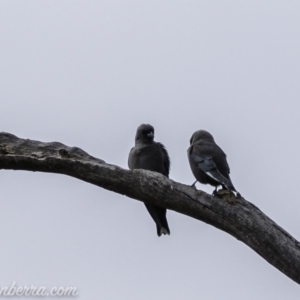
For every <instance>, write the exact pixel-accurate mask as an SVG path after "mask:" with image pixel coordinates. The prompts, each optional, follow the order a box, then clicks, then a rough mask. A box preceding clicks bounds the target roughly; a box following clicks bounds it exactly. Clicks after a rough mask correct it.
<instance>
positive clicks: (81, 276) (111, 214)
mask: <svg viewBox="0 0 300 300" xmlns="http://www.w3.org/2000/svg"><path fill="white" fill-rule="evenodd" d="M299 14H300V2H299V1H275V0H272V1H154V0H152V1H76V0H72V1H62V0H60V1H54V0H51V1H45V0H44V1H11V0H7V1H5V0H2V1H1V2H0V101H1V109H0V130H1V131H7V132H10V133H13V134H15V135H17V136H20V137H23V138H30V139H37V140H42V141H45V142H47V141H49V142H50V141H59V142H62V143H65V144H67V145H70V146H78V147H81V148H83V149H84V150H85V151H88V152H89V153H90V154H91V155H94V156H97V157H99V158H102V159H104V160H105V161H107V162H109V163H112V164H117V165H119V166H121V167H124V168H127V157H128V153H129V150H130V148H131V147H132V146H133V143H134V135H135V131H136V128H137V127H138V126H139V125H140V124H141V123H150V124H152V125H153V126H154V127H155V130H156V137H155V139H156V141H160V142H162V143H163V144H165V145H166V147H167V149H168V151H169V154H170V156H171V160H172V165H171V173H170V178H171V179H173V180H176V181H179V182H182V183H185V184H192V182H193V181H194V177H193V175H192V173H191V171H190V169H189V164H188V160H187V155H186V150H187V148H188V146H189V139H190V137H191V135H192V133H193V132H194V131H195V130H198V129H206V130H208V131H209V132H211V133H212V134H213V136H214V137H215V140H216V142H217V143H218V144H219V145H220V146H221V147H222V148H223V150H224V151H225V152H226V153H227V155H228V162H229V164H230V167H231V178H232V181H233V183H234V185H235V187H236V188H237V190H238V191H240V192H241V193H242V195H243V196H244V197H245V198H246V199H248V200H249V201H251V202H253V203H254V204H255V205H257V206H258V207H259V208H260V209H261V210H262V211H263V212H265V213H266V214H267V215H268V216H269V217H271V218H272V219H273V220H275V221H276V222H277V223H278V224H280V225H281V226H282V227H283V228H284V229H286V230H287V231H288V232H290V233H291V234H292V235H294V237H296V238H297V239H300V220H299V214H300V201H299V179H300V175H299V171H298V170H299V168H300V157H299V153H300V143H299V130H300V129H299V128H300V118H299V111H300V101H299V98H300V85H299V78H300V58H299V57H300V56H299V53H300V18H299ZM0 182H1V183H0V186H1V195H2V197H1V198H0V207H1V209H0V228H1V231H0V238H1V248H0V266H1V270H0V285H9V284H10V283H11V282H12V281H16V282H17V284H18V285H35V286H38V285H45V286H47V287H49V288H50V287H52V286H68V285H72V286H77V287H78V289H79V293H80V295H79V297H78V298H79V299H87V300H90V299H91V300H93V299H105V300H117V299H118V300H119V299H130V300H140V299H143V300H144V299H145V300H148V299H149V300H150V299H151V300H152V299H158V300H160V299H172V300H173V299H176V300H177V299H178V300H181V299H182V300H183V299H189V300H194V299H205V300H215V299H230V300H240V299H243V300H248V299H249V300H250V299H251V300H252V299H257V300H265V299H272V300H282V299H289V300H294V299H295V300H296V299H297V300H298V299H299V295H300V289H299V287H298V285H297V284H296V283H294V282H292V281H291V280H290V279H288V278H287V277H285V276H284V275H283V274H281V273H280V272H279V271H277V270H276V269H275V268H273V267H272V266H271V265H269V264H268V263H267V262H266V261H264V260H263V259H262V258H260V257H259V256H258V255H257V254H256V253H254V252H253V251H252V250H251V249H250V248H248V247H246V246H245V245H244V244H242V243H240V242H239V241H237V240H236V239H234V238H233V237H231V236H229V235H228V234H226V233H223V232H221V231H220V230H217V229H215V228H213V227H211V226H209V225H207V224H205V223H202V222H199V221H196V220H193V219H191V218H188V217H185V216H183V215H179V214H177V213H175V212H168V220H169V226H170V229H171V236H170V237H165V236H164V237H161V238H158V237H157V236H156V232H155V224H154V222H153V221H152V219H151V218H150V217H149V215H148V213H147V211H146V209H145V208H144V206H143V205H142V203H140V202H138V201H134V200H132V199H129V198H126V197H124V196H121V195H118V194H113V193H111V192H108V191H106V190H102V189H100V188H97V187H95V186H92V185H90V184H87V183H84V182H81V181H78V180H76V179H73V178H69V177H66V176H61V175H53V174H43V173H30V172H20V171H18V172H12V171H1V172H0ZM197 188H199V189H203V190H205V191H207V192H209V193H211V192H212V191H213V188H212V187H207V186H202V185H197ZM19 299H20V298H19ZM27 299H28V298H27Z"/></svg>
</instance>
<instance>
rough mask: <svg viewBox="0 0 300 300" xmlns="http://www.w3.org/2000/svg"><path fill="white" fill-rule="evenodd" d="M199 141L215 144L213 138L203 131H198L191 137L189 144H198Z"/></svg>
mask: <svg viewBox="0 0 300 300" xmlns="http://www.w3.org/2000/svg"><path fill="white" fill-rule="evenodd" d="M201 140H204V141H209V142H215V140H214V138H213V136H212V135H211V134H210V133H209V132H207V131H205V130H198V131H196V132H194V134H193V135H192V137H191V139H190V144H191V145H192V144H195V143H196V142H199V141H201Z"/></svg>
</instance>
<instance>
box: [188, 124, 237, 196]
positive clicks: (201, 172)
mask: <svg viewBox="0 0 300 300" xmlns="http://www.w3.org/2000/svg"><path fill="white" fill-rule="evenodd" d="M188 158H189V162H190V166H191V169H192V172H193V174H194V176H195V178H196V179H197V180H196V182H197V181H199V182H201V183H203V184H210V185H212V186H215V187H216V189H215V191H214V193H216V192H217V188H218V186H220V185H221V186H222V187H223V189H227V190H229V191H232V192H236V193H237V191H236V189H235V187H234V186H233V184H232V182H231V179H230V176H229V173H230V170H229V166H228V163H227V160H226V154H225V153H224V152H223V150H222V149H221V148H220V147H219V146H218V145H217V144H216V143H215V140H214V138H213V136H212V135H211V134H210V133H209V132H207V131H205V130H198V131H196V132H195V133H194V134H193V135H192V137H191V139H190V147H189V149H188ZM196 182H194V183H193V186H194V185H195V184H196ZM234 194H235V193H234ZM237 194H238V193H237Z"/></svg>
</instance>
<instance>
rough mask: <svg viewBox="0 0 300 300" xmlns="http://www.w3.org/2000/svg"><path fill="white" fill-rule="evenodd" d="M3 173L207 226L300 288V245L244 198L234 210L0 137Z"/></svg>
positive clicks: (164, 181)
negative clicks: (59, 178)
mask: <svg viewBox="0 0 300 300" xmlns="http://www.w3.org/2000/svg"><path fill="white" fill-rule="evenodd" d="M0 169H10V170H27V171H40V172H49V173H59V174H65V175H69V176H72V177H75V178H78V179H81V180H84V181H86V182H89V183H91V184H95V185H97V186H99V187H102V188H105V189H107V190H110V191H113V192H116V193H119V194H122V195H126V196H128V197H130V198H133V199H136V200H139V201H144V202H148V203H151V204H155V205H158V206H163V207H166V208H168V209H171V210H174V211H177V212H179V213H182V214H185V215H187V216H190V217H192V218H195V219H198V220H200V221H204V222H206V223H208V224H211V225H213V226H215V227H217V228H219V229H221V230H223V231H225V232H227V233H229V234H231V235H232V236H234V237H235V238H237V239H238V240H240V241H242V242H244V243H245V244H246V245H248V246H249V247H250V248H252V249H253V250H254V251H255V252H257V253H258V254H259V255H261V256H262V257H263V258H264V259H265V260H267V261H268V262H269V263H270V264H272V265H273V266H274V267H275V268H277V269H278V270H280V271H281V272H283V273H284V274H285V275H287V276H288V277H290V278H291V279H293V280H294V281H296V282H297V283H300V243H299V242H298V241H297V240H296V239H294V238H293V237H292V236H291V235H290V234H289V233H287V232H286V231H285V230H283V229H282V228H281V227H280V226H278V225H277V224H276V223H275V222H273V221H272V220H271V219H270V218H268V217H267V216H266V215H265V214H264V213H262V212H261V211H260V210H259V209H258V208H257V207H256V206H254V205H253V204H251V203H250V202H248V201H246V200H245V199H243V198H239V199H237V201H236V202H235V204H230V203H229V202H227V201H225V200H223V199H220V198H218V197H213V196H211V195H208V194H206V193H204V192H202V191H199V190H196V189H194V188H192V187H190V186H187V185H184V184H181V183H178V182H175V181H173V180H170V179H168V178H166V177H164V176H163V175H161V174H158V173H155V172H150V171H144V170H133V171H129V170H124V169H122V168H120V167H118V166H114V165H110V164H107V163H105V162H104V161H103V160H101V159H98V158H95V157H93V156H90V155H89V154H88V153H86V152H84V151H83V150H81V149H79V148H77V147H73V148H71V147H68V146H65V145H63V144H61V143H57V142H53V143H42V142H39V141H32V140H24V139H20V138H18V137H16V136H14V135H12V134H9V133H0Z"/></svg>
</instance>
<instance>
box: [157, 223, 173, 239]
mask: <svg viewBox="0 0 300 300" xmlns="http://www.w3.org/2000/svg"><path fill="white" fill-rule="evenodd" d="M156 228H157V235H158V236H161V235H163V234H164V235H170V234H171V232H170V229H169V227H168V224H167V226H166V227H163V226H158V225H156Z"/></svg>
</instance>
